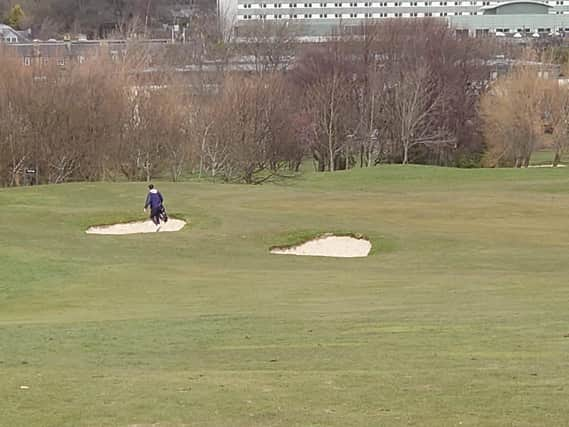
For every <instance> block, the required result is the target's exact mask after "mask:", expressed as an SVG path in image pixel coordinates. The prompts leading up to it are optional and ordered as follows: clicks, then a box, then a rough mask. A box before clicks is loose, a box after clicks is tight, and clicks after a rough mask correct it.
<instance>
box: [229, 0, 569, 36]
mask: <svg viewBox="0 0 569 427" xmlns="http://www.w3.org/2000/svg"><path fill="white" fill-rule="evenodd" d="M218 1H219V3H218V12H219V16H220V22H221V25H222V28H223V30H224V32H225V33H226V34H234V33H235V31H236V30H235V29H236V28H237V32H238V30H239V27H243V26H246V25H247V24H248V23H254V22H267V21H271V22H282V21H284V22H294V23H295V24H298V25H299V26H300V27H301V28H303V31H302V32H303V33H304V34H305V35H307V36H322V35H327V34H329V33H330V32H331V31H332V30H333V29H334V28H335V27H337V26H338V24H340V22H341V23H342V25H346V26H349V25H359V24H360V23H361V22H362V21H366V20H382V19H390V18H421V17H438V18H441V19H444V20H446V21H447V22H449V25H453V26H455V24H457V25H458V26H457V28H458V29H460V28H462V29H463V30H468V31H469V32H470V33H471V34H480V33H481V32H491V33H492V32H493V33H495V32H496V28H494V24H493V23H496V25H500V27H501V28H498V29H503V28H506V27H508V26H509V24H508V21H509V17H516V19H514V21H515V22H514V23H513V25H512V29H513V33H515V32H516V30H517V29H518V27H520V28H524V30H525V31H530V32H531V33H532V34H533V33H535V32H537V31H538V29H547V28H549V29H550V31H559V30H562V31H564V29H565V28H568V29H569V0H548V1H546V2H538V1H533V0H517V1H506V2H501V1H496V0H438V1H434V0H423V1H415V0H407V1H402V0H401V1H400V0H390V1H385V0H382V1H377V0H373V1H364V2H361V1H349V2H345V1H340V0H333V1H332V2H327V1H326V2H325V1H324V0H320V1H317V2H316V1H313V0H301V2H298V1H297V0H288V1H281V0H218ZM490 15H493V17H490ZM496 15H499V17H496ZM550 16H551V18H550ZM553 17H555V19H552V18H553ZM526 21H527V23H528V25H527V28H528V29H526V25H523V24H524V22H526ZM486 23H489V25H486ZM533 27H535V28H533ZM478 30H480V31H478ZM513 33H512V34H513Z"/></svg>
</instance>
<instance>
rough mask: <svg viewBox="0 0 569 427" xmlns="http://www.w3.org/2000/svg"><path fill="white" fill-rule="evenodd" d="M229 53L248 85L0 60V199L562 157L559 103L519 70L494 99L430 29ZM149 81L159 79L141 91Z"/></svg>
mask: <svg viewBox="0 0 569 427" xmlns="http://www.w3.org/2000/svg"><path fill="white" fill-rule="evenodd" d="M240 49H242V51H241V52H242V53H241V55H242V57H245V56H246V57H247V58H249V60H250V61H252V62H253V63H254V64H255V66H254V67H253V68H252V69H248V70H247V71H243V70H235V69H231V68H230V67H226V68H224V66H223V64H221V65H220V67H219V69H218V70H216V72H212V71H211V70H209V71H208V70H202V69H201V68H199V67H198V68H197V69H196V70H195V71H194V72H192V73H185V74H184V75H183V76H181V75H180V73H176V72H174V69H173V67H167V66H166V64H169V63H172V60H171V58H170V59H167V58H166V57H167V56H168V54H163V55H162V56H160V57H156V56H155V57H150V55H149V54H148V52H146V51H145V50H144V48H143V47H137V46H134V45H133V46H131V47H130V48H129V49H128V54H127V55H126V56H125V57H124V58H123V59H121V60H120V61H118V62H117V61H112V60H110V59H109V58H108V57H106V56H99V57H97V58H90V59H89V60H88V61H86V62H85V63H84V64H70V65H68V66H66V67H64V68H61V67H58V66H57V65H55V64H51V65H49V66H43V67H41V68H36V67H23V66H22V64H21V61H20V60H16V59H14V58H11V57H8V56H7V55H5V54H4V55H2V54H1V53H0V62H1V65H2V66H1V67H0V185H3V186H17V185H22V184H23V183H25V180H26V177H27V175H26V170H29V169H33V170H34V171H35V176H34V178H35V179H36V180H37V181H38V182H40V183H61V182H66V181H77V180H89V181H96V180H113V179H128V180H150V179H152V178H155V177H159V176H160V177H164V176H167V177H169V178H170V179H172V180H178V179H180V178H182V177H184V176H188V175H198V176H202V177H212V178H215V179H220V180H224V181H232V182H245V183H260V182H263V181H266V180H268V179H271V178H272V177H275V176H282V175H284V174H291V173H294V172H296V171H298V169H299V167H300V165H301V163H302V161H303V160H304V159H307V158H308V159H311V160H312V161H313V164H314V167H315V169H316V170H318V171H335V170H343V169H349V168H354V167H372V166H375V165H379V164H383V163H401V164H407V163H422V164H432V165H441V166H456V167H478V166H481V165H489V166H523V165H527V163H528V161H529V156H530V155H531V151H532V150H533V149H534V148H535V146H536V144H537V143H538V141H539V139H540V138H541V136H542V135H543V134H544V132H549V134H550V135H552V138H553V141H555V144H556V145H555V147H558V148H557V151H558V157H560V156H561V154H562V153H563V151H564V150H565V145H566V141H567V133H568V130H567V123H568V121H569V116H568V115H567V114H569V107H568V105H569V97H568V96H567V91H563V90H561V91H560V90H556V89H555V86H554V84H553V83H552V81H546V80H545V79H539V78H538V77H537V74H536V73H535V70H534V69H530V68H527V67H526V68H520V69H517V68H516V69H514V70H513V71H512V72H511V73H510V74H509V75H508V76H507V77H504V78H500V79H498V80H497V81H496V82H494V83H492V82H491V81H490V80H489V76H490V69H489V65H488V64H489V59H490V58H492V56H493V55H494V53H495V51H494V46H492V45H491V44H489V43H488V42H487V41H484V40H479V39H468V38H466V39H463V38H457V37H456V36H455V35H454V34H453V33H452V31H451V30H450V29H448V28H447V27H446V26H444V25H441V24H440V23H438V22H436V21H432V20H420V21H413V22H411V21H408V22H406V21H403V20H399V21H393V22H390V21H389V22H386V23H384V24H381V25H371V26H366V27H363V28H362V31H361V32H360V34H358V36H357V37H355V36H348V35H341V34H339V35H338V37H336V38H334V39H333V40H331V41H329V42H327V43H319V44H313V45H302V46H300V45H298V44H296V45H293V43H292V41H291V39H290V38H289V37H281V38H279V37H275V36H274V34H272V35H271V36H270V37H267V38H265V39H261V38H260V37H259V39H258V41H257V42H254V43H249V44H246V45H244V46H241V47H240ZM186 53H187V52H186ZM184 55H185V53H183V52H182V53H180V52H178V55H177V59H176V61H178V62H179V61H182V62H183V61H189V60H190V58H191V57H190V56H184ZM275 58H280V59H278V60H276V59H275ZM283 58H288V60H287V61H284V60H283ZM176 61H175V62H176ZM161 64H162V65H164V66H163V67H162V68H160V65H161ZM279 64H280V66H278V65H279ZM151 65H152V67H153V68H154V69H160V70H161V71H160V72H155V73H153V74H152V77H151V78H149V77H148V73H145V72H142V71H144V70H147V69H149V67H150V66H151Z"/></svg>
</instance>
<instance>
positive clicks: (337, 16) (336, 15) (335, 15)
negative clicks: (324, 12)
mask: <svg viewBox="0 0 569 427" xmlns="http://www.w3.org/2000/svg"><path fill="white" fill-rule="evenodd" d="M341 17H342V15H340V14H339V13H335V14H334V18H341Z"/></svg>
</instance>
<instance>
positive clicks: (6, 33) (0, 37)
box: [0, 24, 26, 43]
mask: <svg viewBox="0 0 569 427" xmlns="http://www.w3.org/2000/svg"><path fill="white" fill-rule="evenodd" d="M25 40H26V38H25V37H24V36H23V35H22V33H21V32H20V31H16V30H14V29H13V28H12V27H9V26H8V25H4V24H0V43H20V42H22V41H25Z"/></svg>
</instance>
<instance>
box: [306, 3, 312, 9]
mask: <svg viewBox="0 0 569 427" xmlns="http://www.w3.org/2000/svg"><path fill="white" fill-rule="evenodd" d="M304 7H306V8H309V7H312V3H304Z"/></svg>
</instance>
